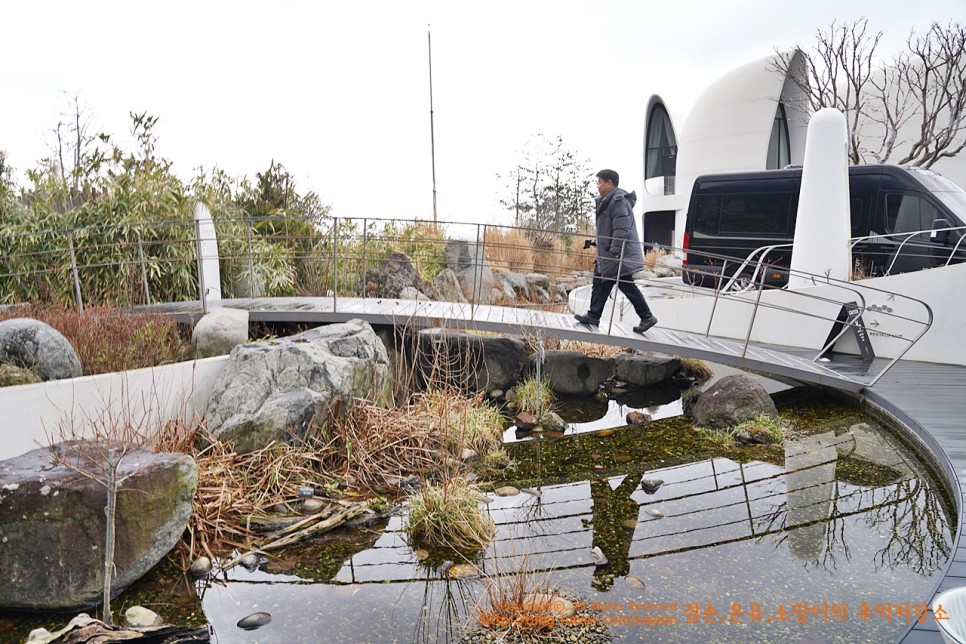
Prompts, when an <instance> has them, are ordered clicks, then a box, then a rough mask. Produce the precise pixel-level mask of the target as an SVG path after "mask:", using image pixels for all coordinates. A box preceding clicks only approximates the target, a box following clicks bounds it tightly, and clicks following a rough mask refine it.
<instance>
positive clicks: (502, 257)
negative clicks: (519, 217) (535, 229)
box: [485, 227, 533, 273]
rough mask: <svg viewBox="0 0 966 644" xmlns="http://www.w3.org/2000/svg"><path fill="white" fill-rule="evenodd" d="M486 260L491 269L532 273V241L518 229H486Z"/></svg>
mask: <svg viewBox="0 0 966 644" xmlns="http://www.w3.org/2000/svg"><path fill="white" fill-rule="evenodd" d="M485 243H486V258H487V260H488V261H489V262H490V266H492V267H493V268H498V269H503V270H507V271H514V272H516V273H532V272H533V240H532V239H531V238H530V237H529V236H527V234H526V232H525V231H523V230H520V229H518V228H511V229H508V230H504V229H502V228H495V227H487V229H486V239H485Z"/></svg>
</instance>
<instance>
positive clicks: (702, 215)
mask: <svg viewBox="0 0 966 644" xmlns="http://www.w3.org/2000/svg"><path fill="white" fill-rule="evenodd" d="M720 204H721V197H698V198H697V199H695V200H694V209H693V212H689V213H688V220H689V221H693V222H694V223H693V227H692V229H691V230H692V233H693V234H695V235H717V234H718V219H719V216H718V215H719V214H720V213H721V210H720Z"/></svg>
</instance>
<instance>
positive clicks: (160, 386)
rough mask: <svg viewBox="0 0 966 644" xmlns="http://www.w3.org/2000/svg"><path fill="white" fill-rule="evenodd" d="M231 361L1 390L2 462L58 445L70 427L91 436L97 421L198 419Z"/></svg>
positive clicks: (148, 426) (146, 424) (149, 423)
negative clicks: (215, 384)
mask: <svg viewBox="0 0 966 644" xmlns="http://www.w3.org/2000/svg"><path fill="white" fill-rule="evenodd" d="M227 362H228V356H216V357H214V358H206V359H204V360H194V361H190V362H179V363H177V364H171V365H164V366H162V367H149V368H147V369H136V370H133V371H123V372H119V373H108V374H101V375H97V376H84V377H81V378H73V379H70V380H54V381H50V382H41V383H37V384H32V385H20V386H16V387H3V388H0V460H6V459H8V458H13V457H14V456H19V455H20V454H23V453H25V452H28V451H30V450H32V449H36V448H37V447H40V446H46V445H49V444H50V443H51V442H58V441H59V438H58V437H59V436H60V435H61V434H62V430H63V429H65V428H68V427H73V428H74V429H76V430H77V432H78V433H80V434H82V435H90V434H91V426H92V422H91V421H92V419H98V418H113V419H130V420H131V421H133V422H134V423H136V425H137V426H138V427H141V428H143V430H144V431H155V430H157V429H158V428H159V427H161V426H162V425H163V424H164V422H166V421H167V420H170V419H177V420H182V421H184V422H189V423H190V422H193V421H196V420H198V419H199V418H201V416H202V415H203V414H204V411H205V407H206V405H207V404H208V397H209V396H210V395H211V389H212V386H213V385H214V383H215V379H216V378H217V377H218V374H219V373H221V370H222V369H224V367H225V364H227ZM48 437H50V438H48Z"/></svg>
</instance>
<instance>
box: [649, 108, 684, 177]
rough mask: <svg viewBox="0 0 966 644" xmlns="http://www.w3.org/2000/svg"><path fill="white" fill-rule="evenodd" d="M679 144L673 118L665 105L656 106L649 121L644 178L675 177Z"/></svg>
mask: <svg viewBox="0 0 966 644" xmlns="http://www.w3.org/2000/svg"><path fill="white" fill-rule="evenodd" d="M677 155H678V144H677V141H676V140H675V139H674V128H672V127H671V117H669V116H668V113H667V110H666V109H664V106H663V105H655V106H654V109H652V110H651V116H650V117H649V118H648V121H647V150H646V152H645V155H644V178H645V179H650V178H651V177H673V176H674V173H675V169H674V167H675V161H676V159H677Z"/></svg>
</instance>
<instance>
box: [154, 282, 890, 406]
mask: <svg viewBox="0 0 966 644" xmlns="http://www.w3.org/2000/svg"><path fill="white" fill-rule="evenodd" d="M219 305H221V306H225V307H229V308H238V309H244V310H247V311H249V316H250V317H249V319H250V321H251V322H253V323H258V322H261V323H318V324H325V323H332V322H345V321H348V320H351V319H361V320H365V321H366V322H369V323H370V324H374V325H393V326H409V327H413V328H439V327H442V328H452V329H465V330H475V331H485V332H492V333H507V334H516V335H523V336H530V337H542V338H559V339H565V340H577V341H581V342H589V343H594V344H606V345H613V346H620V347H626V348H629V349H641V350H645V351H658V352H662V353H669V354H672V355H675V356H681V357H690V358H698V359H702V360H707V361H709V362H714V363H718V364H725V365H730V366H734V367H739V368H742V369H746V370H751V371H756V372H760V373H762V374H766V375H768V376H771V377H773V378H776V379H780V380H785V381H791V382H800V383H808V384H816V385H826V386H830V387H833V388H836V389H842V390H846V391H853V392H858V391H861V390H863V389H864V388H865V387H867V386H869V385H870V384H872V383H873V381H874V379H875V378H876V376H878V375H880V374H881V373H884V370H885V369H887V368H888V367H889V366H891V363H889V362H888V361H885V360H882V359H878V360H873V361H871V362H869V361H866V362H863V361H862V360H861V359H859V358H858V357H855V356H843V355H839V354H829V357H821V356H820V355H819V353H820V352H816V351H814V350H812V351H810V350H806V349H801V348H796V347H791V346H782V345H775V344H763V343H756V342H741V341H737V340H733V339H729V338H723V337H715V336H713V335H706V334H701V333H693V332H686V331H676V330H671V329H667V328H662V327H661V325H660V322H659V323H658V325H657V326H656V327H654V328H652V329H651V330H649V331H648V332H647V333H646V334H644V335H641V334H638V333H634V332H633V330H632V328H633V326H634V325H635V324H636V323H637V319H636V317H634V316H633V315H632V316H631V317H629V318H624V319H620V316H615V317H614V318H613V319H611V320H607V319H604V320H602V321H601V324H600V326H599V327H589V326H587V325H584V324H580V323H578V322H577V321H576V320H574V318H573V316H572V315H571V314H570V313H554V312H548V311H538V310H530V309H525V308H515V307H505V306H491V305H472V304H465V303H453V302H433V301H425V300H402V299H389V298H353V297H338V298H335V297H304V296H303V297H271V298H238V299H226V300H221V301H220V302H219ZM139 308H141V309H150V310H153V311H160V312H164V313H166V314H169V315H172V316H174V317H175V318H177V319H180V320H182V321H187V320H189V319H195V318H197V317H198V316H200V315H201V314H202V313H203V309H202V304H201V303H199V302H197V301H193V302H176V303H167V304H155V305H152V306H150V307H139ZM830 324H831V323H830Z"/></svg>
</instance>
